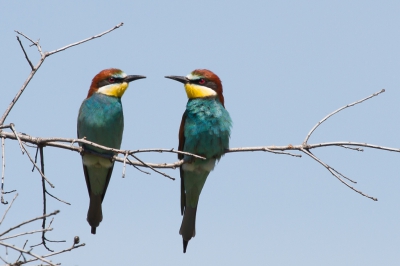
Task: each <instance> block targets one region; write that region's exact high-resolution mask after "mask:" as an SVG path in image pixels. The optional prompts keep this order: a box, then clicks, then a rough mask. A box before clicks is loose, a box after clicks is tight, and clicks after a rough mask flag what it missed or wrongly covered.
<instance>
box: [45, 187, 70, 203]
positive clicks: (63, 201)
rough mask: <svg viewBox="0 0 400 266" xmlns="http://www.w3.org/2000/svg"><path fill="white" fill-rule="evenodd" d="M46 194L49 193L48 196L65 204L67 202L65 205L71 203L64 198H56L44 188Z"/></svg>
mask: <svg viewBox="0 0 400 266" xmlns="http://www.w3.org/2000/svg"><path fill="white" fill-rule="evenodd" d="M46 194H47V195H49V196H50V197H52V198H54V199H56V200H58V201H60V202H62V203H65V204H67V205H71V203H69V202H66V201H65V200H62V199H59V198H57V197H56V196H54V195H53V194H51V193H50V192H48V191H47V190H46Z"/></svg>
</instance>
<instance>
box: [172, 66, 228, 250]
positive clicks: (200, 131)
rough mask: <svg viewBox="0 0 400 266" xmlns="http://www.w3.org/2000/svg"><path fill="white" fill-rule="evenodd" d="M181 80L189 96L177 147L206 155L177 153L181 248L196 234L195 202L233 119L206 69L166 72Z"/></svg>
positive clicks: (223, 146) (215, 80) (225, 144)
mask: <svg viewBox="0 0 400 266" xmlns="http://www.w3.org/2000/svg"><path fill="white" fill-rule="evenodd" d="M166 78H169V79H173V80H176V81H179V82H182V83H183V84H184V86H185V90H186V94H187V96H188V98H189V100H188V103H187V105H186V110H185V112H184V114H183V116H182V122H181V126H180V129H179V147H178V149H179V150H180V151H185V152H190V153H193V154H197V155H200V156H203V157H205V158H207V159H206V160H203V159H198V158H193V157H192V156H189V155H184V156H183V155H179V156H178V158H179V159H184V161H185V163H184V164H183V165H182V166H181V167H180V176H181V214H182V215H183V220H182V225H181V228H180V230H179V234H181V235H182V238H183V252H184V253H186V248H187V245H188V242H189V240H190V239H191V238H192V237H194V236H195V234H196V230H195V223H196V211H197V204H198V201H199V196H200V193H201V190H202V189H203V186H204V183H205V182H206V179H207V176H208V174H209V173H210V172H211V171H212V170H213V169H214V166H215V163H216V162H217V161H218V160H219V159H221V156H223V155H224V152H225V149H227V148H228V147H229V136H230V131H231V127H232V120H231V118H230V116H229V113H228V111H226V109H225V106H224V96H223V94H222V84H221V80H220V79H219V77H218V76H217V75H215V74H214V73H213V72H211V71H209V70H207V69H197V70H194V71H193V72H192V73H191V74H189V75H187V76H186V77H181V76H166Z"/></svg>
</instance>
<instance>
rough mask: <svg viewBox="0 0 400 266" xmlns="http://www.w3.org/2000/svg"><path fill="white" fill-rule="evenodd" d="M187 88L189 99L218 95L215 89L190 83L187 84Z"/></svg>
mask: <svg viewBox="0 0 400 266" xmlns="http://www.w3.org/2000/svg"><path fill="white" fill-rule="evenodd" d="M185 90H186V94H187V96H188V98H189V99H194V98H204V97H209V96H216V95H217V92H216V91H214V90H213V89H210V88H208V87H204V86H200V85H196V84H190V83H187V84H185Z"/></svg>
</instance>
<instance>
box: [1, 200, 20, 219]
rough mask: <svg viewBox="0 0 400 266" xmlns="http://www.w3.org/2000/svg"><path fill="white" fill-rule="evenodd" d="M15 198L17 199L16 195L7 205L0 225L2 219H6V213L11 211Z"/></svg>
mask: <svg viewBox="0 0 400 266" xmlns="http://www.w3.org/2000/svg"><path fill="white" fill-rule="evenodd" d="M17 197H18V193H17V194H15V196H14V198H13V199H12V201H11V203H10V205H8V208H7V210H6V211H5V212H4V214H3V218H1V221H0V225H1V224H2V223H3V221H4V219H5V218H6V215H7V212H8V211H9V210H10V209H11V206H12V205H13V203H14V201H15V199H16V198H17Z"/></svg>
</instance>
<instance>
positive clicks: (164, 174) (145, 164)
mask: <svg viewBox="0 0 400 266" xmlns="http://www.w3.org/2000/svg"><path fill="white" fill-rule="evenodd" d="M131 156H132V157H133V158H135V159H136V160H138V161H139V162H140V163H142V164H143V166H147V167H149V168H150V169H151V170H153V171H154V172H156V173H158V174H160V175H163V176H165V177H168V178H169V179H172V180H175V178H173V177H171V176H169V175H167V174H166V173H163V172H160V171H158V170H156V169H155V168H154V167H152V166H151V165H149V164H147V163H145V162H143V161H142V160H140V159H139V158H138V157H136V156H135V155H133V154H131Z"/></svg>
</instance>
